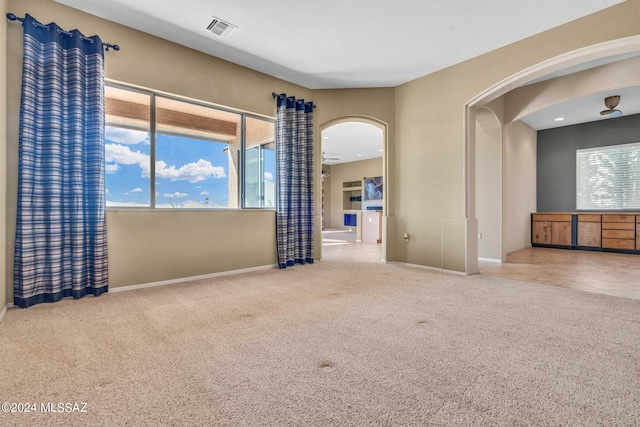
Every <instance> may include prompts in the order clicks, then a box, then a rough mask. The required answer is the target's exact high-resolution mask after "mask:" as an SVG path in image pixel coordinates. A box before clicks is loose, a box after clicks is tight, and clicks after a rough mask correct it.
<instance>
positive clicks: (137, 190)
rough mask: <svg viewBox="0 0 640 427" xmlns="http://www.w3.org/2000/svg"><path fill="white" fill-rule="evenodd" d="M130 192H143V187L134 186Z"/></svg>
mask: <svg viewBox="0 0 640 427" xmlns="http://www.w3.org/2000/svg"><path fill="white" fill-rule="evenodd" d="M130 193H142V188H134V189H133V190H131V191H130Z"/></svg>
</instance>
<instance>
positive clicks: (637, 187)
mask: <svg viewBox="0 0 640 427" xmlns="http://www.w3.org/2000/svg"><path fill="white" fill-rule="evenodd" d="M576 176H577V185H576V193H577V194H576V209H596V210H608V209H640V142H636V143H633V144H623V145H612V146H608V147H597V148H588V149H584V150H576Z"/></svg>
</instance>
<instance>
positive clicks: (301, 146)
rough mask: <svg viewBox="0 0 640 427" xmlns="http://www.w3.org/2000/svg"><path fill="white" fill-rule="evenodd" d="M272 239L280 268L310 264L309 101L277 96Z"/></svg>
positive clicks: (310, 105)
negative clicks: (274, 205)
mask: <svg viewBox="0 0 640 427" xmlns="http://www.w3.org/2000/svg"><path fill="white" fill-rule="evenodd" d="M277 98H278V115H277V129H276V158H277V185H278V204H277V207H276V238H277V249H278V265H279V266H280V268H286V267H287V266H291V265H294V264H296V263H299V264H305V263H307V262H308V263H313V102H304V100H303V99H299V100H296V98H295V97H287V96H286V95H285V94H282V95H279V96H278V97H277Z"/></svg>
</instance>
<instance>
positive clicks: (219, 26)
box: [207, 16, 238, 37]
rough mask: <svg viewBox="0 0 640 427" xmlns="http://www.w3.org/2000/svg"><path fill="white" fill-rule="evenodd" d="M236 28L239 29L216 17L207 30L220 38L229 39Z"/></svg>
mask: <svg viewBox="0 0 640 427" xmlns="http://www.w3.org/2000/svg"><path fill="white" fill-rule="evenodd" d="M236 28H238V27H236V26H235V25H233V24H230V23H228V22H226V21H223V20H222V19H220V18H216V17H215V16H214V17H213V19H212V20H211V23H210V24H209V25H208V26H207V30H209V31H211V32H212V33H213V34H215V35H217V36H220V37H227V36H228V35H229V34H231V32H232V31H233V30H235V29H236Z"/></svg>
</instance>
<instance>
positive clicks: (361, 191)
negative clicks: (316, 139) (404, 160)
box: [316, 116, 389, 262]
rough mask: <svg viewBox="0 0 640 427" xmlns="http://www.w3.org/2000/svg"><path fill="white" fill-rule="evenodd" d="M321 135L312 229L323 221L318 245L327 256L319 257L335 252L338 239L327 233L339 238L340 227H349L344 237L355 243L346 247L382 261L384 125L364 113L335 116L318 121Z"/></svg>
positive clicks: (384, 242) (385, 194)
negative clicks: (315, 204) (315, 222)
mask: <svg viewBox="0 0 640 427" xmlns="http://www.w3.org/2000/svg"><path fill="white" fill-rule="evenodd" d="M320 138H321V149H320V152H321V155H320V156H318V157H319V162H318V163H317V164H319V165H318V168H317V170H318V171H319V173H318V174H317V176H318V180H319V181H318V185H317V186H316V188H318V189H319V190H320V191H319V193H320V195H319V196H320V197H319V198H316V200H319V203H318V211H319V213H318V215H317V216H316V218H319V220H320V221H321V222H319V223H318V224H317V225H318V226H317V227H316V228H320V227H319V225H320V224H323V225H325V228H326V229H327V231H326V232H325V233H324V234H325V239H324V243H323V245H325V248H324V249H326V252H327V255H328V257H325V256H324V254H323V255H322V256H321V257H322V259H330V258H332V257H336V255H335V254H336V253H339V252H336V249H337V248H333V247H331V244H332V242H335V243H333V244H335V245H339V244H340V238H338V239H331V238H330V237H329V236H328V233H330V232H335V233H338V236H343V237H344V236H347V234H344V233H340V231H341V230H349V231H350V232H352V234H350V235H348V236H349V237H347V238H348V239H349V240H352V242H351V243H356V242H357V243H358V245H352V246H351V248H352V249H354V250H358V251H361V252H360V253H359V254H358V255H356V256H358V257H359V258H360V259H362V260H364V259H365V258H366V257H368V258H369V259H370V260H372V261H376V262H380V261H383V262H384V261H386V259H387V239H386V218H387V215H388V206H389V197H388V189H389V186H388V182H387V178H388V173H387V171H388V162H387V158H388V156H387V144H388V142H387V140H388V138H387V124H386V123H384V122H381V121H379V120H377V119H374V118H371V117H366V116H347V117H340V118H338V119H334V120H331V121H328V122H326V123H324V124H322V125H320ZM340 139H342V141H340ZM356 147H358V148H356ZM329 230H331V231H329ZM360 243H361V244H360ZM365 244H368V245H369V246H366V245H365ZM370 244H373V246H374V247H376V246H377V252H376V251H372V250H371V246H370ZM365 247H366V248H367V250H366V251H365ZM362 251H364V252H362ZM321 253H322V252H321ZM329 255H330V256H329ZM347 258H349V257H348V256H347Z"/></svg>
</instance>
